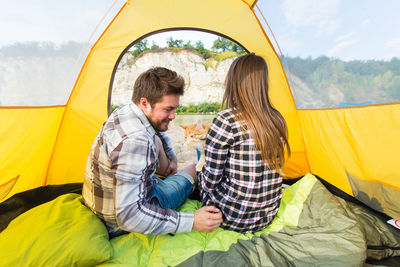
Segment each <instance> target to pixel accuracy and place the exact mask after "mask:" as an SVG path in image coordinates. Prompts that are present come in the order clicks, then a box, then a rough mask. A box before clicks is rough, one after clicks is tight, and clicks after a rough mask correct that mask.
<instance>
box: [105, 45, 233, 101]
mask: <svg viewBox="0 0 400 267" xmlns="http://www.w3.org/2000/svg"><path fill="white" fill-rule="evenodd" d="M234 59H235V58H228V59H226V60H223V61H221V62H220V63H219V64H217V63H216V62H214V63H213V64H212V65H213V66H211V67H208V68H206V67H205V62H206V60H205V59H204V58H203V57H202V56H201V55H199V54H197V53H195V52H193V51H191V50H186V49H184V50H177V51H174V50H169V49H161V50H157V51H154V50H153V51H149V52H146V53H143V54H142V55H140V56H139V57H138V58H136V60H135V58H134V57H133V56H132V55H131V54H128V53H127V54H125V55H124V56H123V58H122V60H121V62H120V64H119V65H118V69H117V72H116V74H115V79H114V83H113V91H112V96H111V103H112V104H115V105H120V104H124V103H129V102H130V99H131V96H132V90H133V84H134V83H135V80H136V78H137V77H138V76H139V75H140V74H141V73H142V72H144V71H146V70H148V69H149V68H151V67H158V66H159V67H165V68H169V69H171V70H174V71H176V72H177V73H178V74H179V75H181V76H182V77H183V78H184V79H185V83H186V86H185V94H184V96H183V97H181V101H180V102H181V104H183V105H187V104H189V103H194V104H198V103H201V102H221V100H222V95H223V92H224V89H223V84H224V81H225V77H226V73H227V72H228V69H229V67H230V65H231V63H232V62H233V60H234Z"/></svg>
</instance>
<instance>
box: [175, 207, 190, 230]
mask: <svg viewBox="0 0 400 267" xmlns="http://www.w3.org/2000/svg"><path fill="white" fill-rule="evenodd" d="M180 215H181V219H180V222H179V225H178V227H177V229H176V233H187V232H191V231H192V229H193V223H194V213H188V212H180Z"/></svg>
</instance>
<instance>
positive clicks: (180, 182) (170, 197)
mask: <svg viewBox="0 0 400 267" xmlns="http://www.w3.org/2000/svg"><path fill="white" fill-rule="evenodd" d="M153 180H154V189H153V195H152V197H151V199H150V203H151V204H152V205H154V206H157V207H160V208H163V209H176V208H178V207H179V206H180V205H182V203H183V202H184V201H185V200H186V199H187V198H188V197H189V195H190V193H191V192H192V191H193V188H194V180H193V177H192V176H190V175H189V174H187V173H185V172H178V173H176V174H174V175H171V176H168V177H166V178H165V179H160V178H158V177H156V176H153ZM106 227H107V230H108V232H109V236H110V239H111V238H114V237H117V236H120V235H123V234H127V233H128V232H126V231H123V230H118V231H117V232H111V230H110V228H109V227H108V226H107V225H106Z"/></svg>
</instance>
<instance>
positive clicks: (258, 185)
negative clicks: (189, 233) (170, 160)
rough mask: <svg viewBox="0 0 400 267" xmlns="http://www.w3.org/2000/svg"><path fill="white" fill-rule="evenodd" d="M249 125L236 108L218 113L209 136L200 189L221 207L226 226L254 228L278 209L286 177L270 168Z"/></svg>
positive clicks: (209, 202)
mask: <svg viewBox="0 0 400 267" xmlns="http://www.w3.org/2000/svg"><path fill="white" fill-rule="evenodd" d="M242 123H243V122H242ZM245 128H246V127H245V124H244V127H241V125H240V123H239V121H238V120H237V118H236V116H235V115H234V113H233V112H232V109H227V110H224V111H221V112H219V113H218V114H217V115H216V117H215V118H214V120H213V123H212V125H211V127H210V131H209V133H208V135H207V139H206V145H205V156H206V165H205V166H204V168H203V171H202V172H201V174H200V181H201V184H200V191H201V196H202V202H203V205H207V206H208V205H214V206H216V207H217V208H219V209H220V210H221V212H222V214H223V223H222V225H221V227H222V228H225V229H228V230H234V231H238V232H250V231H251V232H254V231H258V230H261V229H263V228H265V227H266V226H267V225H268V224H269V223H270V221H271V220H272V219H273V218H274V216H275V215H276V213H277V212H278V208H279V204H280V199H281V196H282V190H281V185H282V177H281V175H280V174H279V172H277V171H276V170H271V169H270V168H268V166H267V164H266V163H265V162H264V161H263V159H262V157H261V153H260V151H259V150H257V149H256V147H255V143H254V139H253V138H252V137H251V136H250V135H249V132H248V130H246V129H245Z"/></svg>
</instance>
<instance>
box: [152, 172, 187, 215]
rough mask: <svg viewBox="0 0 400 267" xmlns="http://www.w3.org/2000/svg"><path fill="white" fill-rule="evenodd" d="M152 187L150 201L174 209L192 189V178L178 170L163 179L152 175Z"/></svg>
mask: <svg viewBox="0 0 400 267" xmlns="http://www.w3.org/2000/svg"><path fill="white" fill-rule="evenodd" d="M153 179H154V189H153V196H152V197H151V200H150V203H151V204H152V205H154V206H157V207H160V208H163V209H176V208H178V207H179V206H180V205H182V203H183V202H184V201H185V200H186V199H187V198H188V196H189V195H190V193H192V191H193V187H194V185H193V183H194V181H193V178H192V177H191V176H190V175H189V174H187V173H185V172H178V173H176V174H174V175H171V176H168V177H166V178H165V179H160V178H158V177H155V176H154V177H153Z"/></svg>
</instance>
